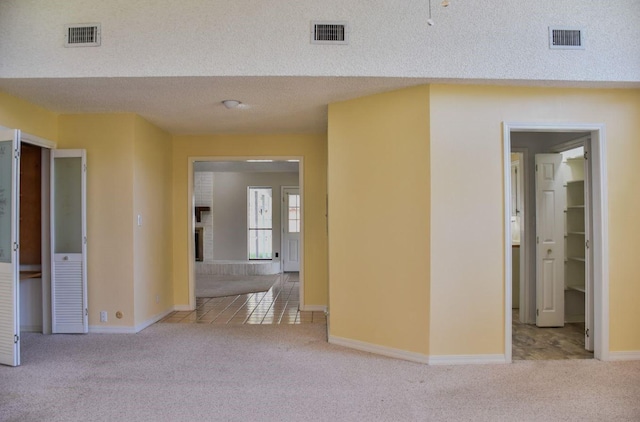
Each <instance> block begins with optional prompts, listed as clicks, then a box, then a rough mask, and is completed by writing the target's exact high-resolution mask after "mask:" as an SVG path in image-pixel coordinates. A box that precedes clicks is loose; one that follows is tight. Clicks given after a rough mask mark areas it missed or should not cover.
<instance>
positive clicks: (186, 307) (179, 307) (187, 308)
mask: <svg viewBox="0 0 640 422" xmlns="http://www.w3.org/2000/svg"><path fill="white" fill-rule="evenodd" d="M195 309H196V308H195V307H192V306H191V305H174V306H173V310H174V311H178V312H185V311H193V310H195Z"/></svg>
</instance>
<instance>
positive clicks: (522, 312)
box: [509, 148, 530, 323]
mask: <svg viewBox="0 0 640 422" xmlns="http://www.w3.org/2000/svg"><path fill="white" fill-rule="evenodd" d="M510 152H512V153H517V154H520V156H521V157H522V161H521V162H520V175H518V178H519V179H520V182H521V183H520V184H521V186H522V214H523V217H521V219H520V250H519V253H518V255H519V257H520V258H519V259H520V277H519V279H520V297H519V302H520V309H519V318H520V321H524V322H525V323H529V321H528V315H529V291H528V289H525V288H523V284H525V283H524V281H525V277H527V276H528V274H529V265H530V263H529V259H528V258H529V255H528V254H527V253H526V249H527V248H526V242H527V240H528V237H527V234H528V233H527V230H526V227H527V224H528V221H529V220H528V219H529V218H530V216H529V213H528V212H527V198H528V195H529V186H528V183H526V175H527V174H528V173H527V172H528V171H529V165H528V162H529V149H528V148H511V151H510ZM509 160H511V156H509ZM509 179H510V178H509ZM509 186H511V180H509ZM509 189H511V187H509ZM509 193H511V191H509ZM509 212H511V211H509ZM509 228H511V225H509ZM510 244H511V239H509V245H510ZM509 274H510V275H511V273H509ZM512 281H513V280H512ZM511 305H512V306H513V302H512V303H511Z"/></svg>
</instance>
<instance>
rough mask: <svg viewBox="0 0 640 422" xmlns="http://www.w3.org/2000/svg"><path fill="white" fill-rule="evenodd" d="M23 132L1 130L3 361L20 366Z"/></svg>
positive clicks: (0, 355)
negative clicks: (20, 245) (21, 147)
mask: <svg viewBox="0 0 640 422" xmlns="http://www.w3.org/2000/svg"><path fill="white" fill-rule="evenodd" d="M19 148H20V131H18V130H0V364H2V365H10V366H18V365H20V319H19V318H20V312H19V303H20V300H19V272H20V259H19V252H18V239H19V233H18V230H19V224H18V218H19V215H20V212H19V207H20V201H19V192H20V178H19V177H18V171H19V169H20V154H19V151H20V149H19Z"/></svg>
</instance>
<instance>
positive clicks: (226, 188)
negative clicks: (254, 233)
mask: <svg viewBox="0 0 640 422" xmlns="http://www.w3.org/2000/svg"><path fill="white" fill-rule="evenodd" d="M213 180H214V183H213V208H212V211H213V212H212V213H211V214H212V215H211V216H212V218H213V259H215V260H246V259H247V256H248V252H247V188H248V187H249V186H261V187H271V188H272V189H273V252H274V259H275V253H276V252H277V253H278V254H279V253H280V231H281V230H280V228H281V222H280V204H281V203H282V201H281V195H280V194H281V192H280V187H281V186H298V173H225V172H216V173H214V175H213Z"/></svg>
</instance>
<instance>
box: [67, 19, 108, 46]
mask: <svg viewBox="0 0 640 422" xmlns="http://www.w3.org/2000/svg"><path fill="white" fill-rule="evenodd" d="M64 45H65V47H97V46H99V45H100V24H98V23H85V24H73V25H66V26H65V44H64Z"/></svg>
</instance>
